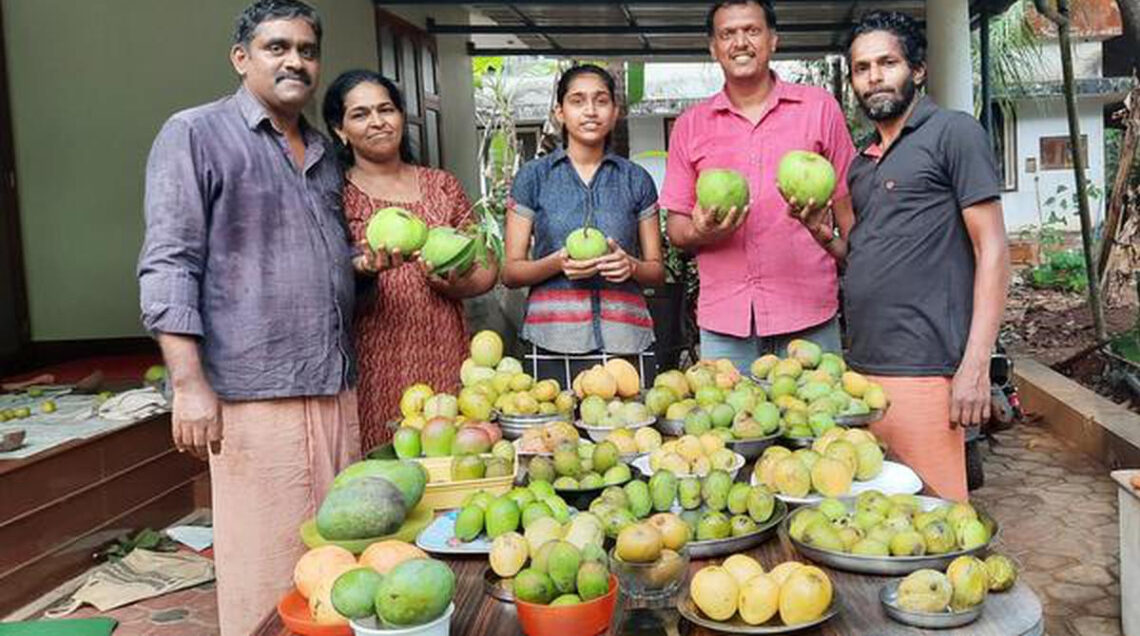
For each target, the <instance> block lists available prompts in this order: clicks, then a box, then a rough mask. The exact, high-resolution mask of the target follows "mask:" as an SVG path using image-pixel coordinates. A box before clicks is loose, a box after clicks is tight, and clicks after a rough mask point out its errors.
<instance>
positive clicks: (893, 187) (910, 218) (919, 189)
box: [871, 176, 945, 240]
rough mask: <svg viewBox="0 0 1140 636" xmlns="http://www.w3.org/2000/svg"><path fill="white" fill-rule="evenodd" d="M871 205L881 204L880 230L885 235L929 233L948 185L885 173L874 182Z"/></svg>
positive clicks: (901, 235) (938, 220)
mask: <svg viewBox="0 0 1140 636" xmlns="http://www.w3.org/2000/svg"><path fill="white" fill-rule="evenodd" d="M875 189H876V190H877V192H876V193H875V194H874V195H873V196H872V197H871V199H872V202H873V203H872V205H876V206H878V207H879V208H880V214H879V217H880V219H879V223H878V224H877V225H878V228H877V229H878V230H879V231H878V232H877V234H880V236H881V237H882V238H883V239H887V240H889V239H891V238H895V237H899V238H915V237H919V236H923V235H926V234H929V233H930V232H931V231H932V230H934V229H936V226H938V225H940V224H941V222H942V219H940V218H938V216H939V214H938V212H939V209H940V207H941V203H940V202H941V200H942V199H943V197H944V196H945V188H944V187H941V186H939V185H938V184H937V183H934V182H933V181H930V180H928V179H924V178H922V177H920V176H883V177H881V178H879V180H878V181H877V182H876V184H875Z"/></svg>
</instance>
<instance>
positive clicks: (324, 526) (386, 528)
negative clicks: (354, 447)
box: [317, 476, 407, 540]
mask: <svg viewBox="0 0 1140 636" xmlns="http://www.w3.org/2000/svg"><path fill="white" fill-rule="evenodd" d="M405 516H407V508H405V506H404V495H403V493H401V492H400V489H399V488H397V487H396V486H395V485H393V484H392V482H390V481H388V480H387V479H385V478H383V477H378V476H369V477H361V478H359V479H354V480H352V481H350V482H348V483H347V484H344V485H343V486H341V487H339V488H334V489H333V490H331V491H329V494H328V495H327V496H326V497H325V500H324V501H323V502H321V507H320V509H319V510H318V511H317V531H318V532H319V533H320V534H321V536H322V537H324V538H325V539H332V540H341V539H367V538H370V537H382V536H385V535H389V534H392V533H393V532H395V531H397V530H399V529H400V526H401V525H403V523H404V517H405Z"/></svg>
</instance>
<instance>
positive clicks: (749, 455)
mask: <svg viewBox="0 0 1140 636" xmlns="http://www.w3.org/2000/svg"><path fill="white" fill-rule="evenodd" d="M779 440H780V432H779V431H776V432H775V433H774V434H772V435H768V436H766V437H756V438H753V439H734V440H732V441H729V442H725V443H724V445H725V446H726V447H727V448H728V449H729V450H731V451H732V452H734V453H737V454H739V455H743V456H744V459H756V458H757V457H759V456H760V455H762V454H763V453H764V449H766V448H768V447H769V446H771V445H772V444H775V443H776V442H778V441H779Z"/></svg>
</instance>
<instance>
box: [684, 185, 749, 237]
mask: <svg viewBox="0 0 1140 636" xmlns="http://www.w3.org/2000/svg"><path fill="white" fill-rule="evenodd" d="M749 198H750V194H749V189H748V181H747V180H746V179H745V178H744V176H743V175H741V174H740V173H739V172H736V171H734V170H704V171H702V172H701V174H700V176H699V177H697V205H696V208H694V210H693V226H694V228H695V229H696V231H697V234H698V235H700V236H701V237H703V238H704V240H705V242H706V243H713V242H716V241H719V240H722V239H723V238H725V237H727V236H728V235H729V234H732V233H733V232H734V231H736V228H738V227H740V226H741V225H742V224H743V223H744V219H745V218H747V216H748V208H749Z"/></svg>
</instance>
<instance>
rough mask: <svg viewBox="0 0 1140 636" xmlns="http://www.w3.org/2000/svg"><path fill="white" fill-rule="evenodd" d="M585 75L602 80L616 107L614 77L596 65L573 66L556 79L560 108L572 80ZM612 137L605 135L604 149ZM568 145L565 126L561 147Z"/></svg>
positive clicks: (568, 138)
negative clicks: (595, 76) (594, 76)
mask: <svg viewBox="0 0 1140 636" xmlns="http://www.w3.org/2000/svg"><path fill="white" fill-rule="evenodd" d="M587 74H593V75H597V76H598V78H599V79H601V80H602V83H603V84H605V85H606V90H608V91H609V92H610V97H611V98H613V100H614V106H615V107H617V84H616V83H615V82H614V76H613V75H610V73H609V71H607V70H606V69H604V68H602V67H600V66H598V65H597V64H575V65H574V66H571V67H570V68H568V69H566V72H564V73H562V77H560V78H558V91H557V97H558V105H559V106H561V105H562V102H563V101H564V100H565V99H566V93H569V92H570V85H571V84H572V83H574V80H575V79H577V78H578V77H579V76H582V75H587ZM612 136H613V133H610V134H609V135H606V147H609V145H610V138H611V137H612ZM569 143H570V137H569V135H567V134H566V126H565V125H564V126H562V147H563V148H565V147H566V146H567V145H568V144H569Z"/></svg>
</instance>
